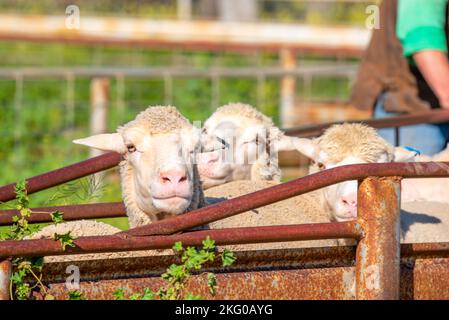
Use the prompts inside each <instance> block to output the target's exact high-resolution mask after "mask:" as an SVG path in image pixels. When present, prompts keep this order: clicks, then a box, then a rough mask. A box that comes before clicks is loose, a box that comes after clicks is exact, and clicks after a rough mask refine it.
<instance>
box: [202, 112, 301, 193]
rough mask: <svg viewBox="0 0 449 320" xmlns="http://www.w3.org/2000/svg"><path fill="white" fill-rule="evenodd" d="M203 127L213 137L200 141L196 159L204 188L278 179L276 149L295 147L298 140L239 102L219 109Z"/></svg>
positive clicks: (292, 148)
mask: <svg viewBox="0 0 449 320" xmlns="http://www.w3.org/2000/svg"><path fill="white" fill-rule="evenodd" d="M203 130H204V132H205V133H207V134H208V135H209V136H207V137H208V139H212V140H209V141H203V148H204V152H203V153H202V154H201V155H200V156H199V158H198V169H199V172H200V176H201V180H202V182H203V187H204V188H209V187H212V186H216V185H219V184H223V183H226V182H229V181H234V180H279V179H280V170H279V166H278V158H277V153H278V151H283V150H295V149H296V144H297V143H300V139H298V138H294V137H287V136H285V135H284V134H283V133H282V132H281V131H280V130H279V128H277V127H276V126H275V125H274V123H273V121H272V120H271V119H270V118H268V117H267V116H265V115H263V114H262V113H260V112H259V111H257V110H256V109H255V108H253V107H251V106H249V105H246V104H241V103H232V104H228V105H225V106H222V107H220V108H218V109H217V110H216V111H215V113H214V114H213V115H212V116H211V117H209V119H207V121H206V122H205V124H204V128H203Z"/></svg>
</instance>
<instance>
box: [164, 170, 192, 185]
mask: <svg viewBox="0 0 449 320" xmlns="http://www.w3.org/2000/svg"><path fill="white" fill-rule="evenodd" d="M159 180H160V182H161V184H162V185H165V186H170V187H174V188H176V187H177V186H179V185H182V184H186V183H187V173H186V171H184V170H169V171H164V172H161V173H160V175H159Z"/></svg>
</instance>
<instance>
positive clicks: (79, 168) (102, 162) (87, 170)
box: [0, 152, 121, 202]
mask: <svg viewBox="0 0 449 320" xmlns="http://www.w3.org/2000/svg"><path fill="white" fill-rule="evenodd" d="M120 160H121V156H120V155H119V154H118V153H115V152H109V153H106V154H104V155H101V156H98V157H95V158H91V159H88V160H84V161H81V162H78V163H75V164H72V165H69V166H67V167H63V168H60V169H56V170H54V171H50V172H46V173H43V174H41V175H38V176H34V177H32V178H29V179H27V182H28V184H27V192H28V194H31V193H35V192H37V191H41V190H44V189H47V188H50V187H54V186H57V185H60V184H63V183H66V182H69V181H72V180H75V179H78V178H82V177H85V176H88V175H90V174H92V173H96V172H99V171H102V170H106V169H110V168H112V167H115V166H116V165H117V164H118V163H119V162H120ZM14 186H15V183H11V184H8V185H6V186H3V187H0V201H1V202H7V201H10V200H12V199H14V198H15V196H16V195H15V193H14Z"/></svg>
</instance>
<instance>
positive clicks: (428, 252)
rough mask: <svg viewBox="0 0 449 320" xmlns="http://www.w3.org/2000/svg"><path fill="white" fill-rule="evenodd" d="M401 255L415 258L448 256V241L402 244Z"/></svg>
mask: <svg viewBox="0 0 449 320" xmlns="http://www.w3.org/2000/svg"><path fill="white" fill-rule="evenodd" d="M401 256H403V257H417V258H438V257H440V258H449V243H407V244H402V246H401Z"/></svg>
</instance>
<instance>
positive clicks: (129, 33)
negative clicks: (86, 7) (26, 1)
mask: <svg viewBox="0 0 449 320" xmlns="http://www.w3.org/2000/svg"><path fill="white" fill-rule="evenodd" d="M65 23H66V17H65V16H64V15H61V16H20V15H13V14H3V15H0V39H2V40H25V41H39V42H43V41H52V42H70V43H84V44H97V45H98V44H103V45H104V44H109V45H119V46H123V45H126V46H130V45H134V46H144V47H164V48H182V49H186V48H189V49H190V48H191V49H201V50H205V49H206V50H220V51H222V50H270V51H272V50H275V51H278V50H279V48H280V47H283V48H291V49H294V50H297V51H301V52H311V53H321V54H325V55H337V54H345V55H352V56H360V55H361V54H362V52H363V50H364V49H365V46H366V45H367V43H368V41H369V37H370V31H369V30H367V29H364V28H355V27H339V28H335V27H319V26H308V25H289V24H275V23H242V22H221V21H170V20H149V19H141V18H140V19H139V18H116V17H86V16H83V17H82V22H81V24H82V27H81V28H79V29H74V30H70V29H68V28H67V27H66V24H65ZM19 26H20V27H19Z"/></svg>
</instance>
